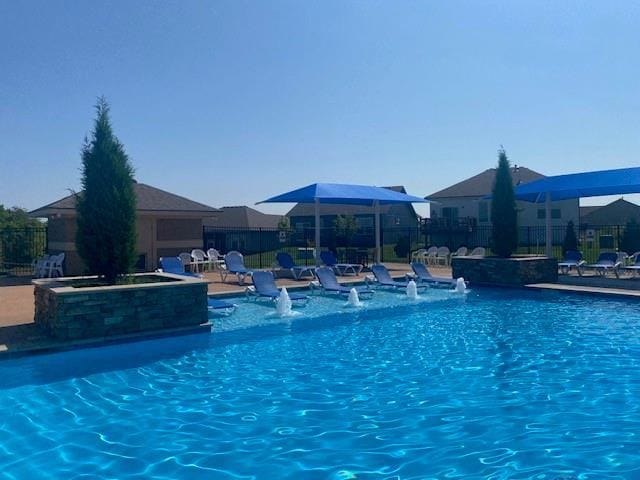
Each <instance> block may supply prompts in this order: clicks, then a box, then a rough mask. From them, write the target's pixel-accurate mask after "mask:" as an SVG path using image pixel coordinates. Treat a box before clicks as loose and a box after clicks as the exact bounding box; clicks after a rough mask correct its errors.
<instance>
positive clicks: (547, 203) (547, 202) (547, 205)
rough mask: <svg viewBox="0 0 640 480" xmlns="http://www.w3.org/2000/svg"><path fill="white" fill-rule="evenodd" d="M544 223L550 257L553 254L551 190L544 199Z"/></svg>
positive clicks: (546, 249) (546, 248)
mask: <svg viewBox="0 0 640 480" xmlns="http://www.w3.org/2000/svg"><path fill="white" fill-rule="evenodd" d="M544 223H545V229H544V231H545V237H546V238H545V240H546V242H545V243H546V245H545V255H546V256H547V257H549V258H551V257H552V256H553V247H552V242H553V236H552V232H551V192H547V193H546V195H545V199H544Z"/></svg>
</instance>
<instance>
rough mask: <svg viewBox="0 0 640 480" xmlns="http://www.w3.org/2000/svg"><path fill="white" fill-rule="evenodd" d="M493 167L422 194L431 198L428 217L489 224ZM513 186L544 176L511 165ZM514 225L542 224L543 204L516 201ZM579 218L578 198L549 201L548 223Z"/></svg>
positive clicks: (443, 221) (439, 221)
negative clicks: (515, 222)
mask: <svg viewBox="0 0 640 480" xmlns="http://www.w3.org/2000/svg"><path fill="white" fill-rule="evenodd" d="M495 176H496V169H495V168H490V169H488V170H485V171H484V172H482V173H479V174H477V175H474V176H473V177H469V178H467V179H466V180H463V181H461V182H458V183H456V184H454V185H451V186H450V187H447V188H445V189H443V190H440V191H438V192H435V193H432V194H431V195H428V196H427V197H425V198H426V199H427V200H434V201H435V202H437V203H432V204H431V206H430V209H431V219H430V222H431V223H433V224H441V225H447V226H448V225H465V226H466V225H479V226H482V225H487V226H489V225H491V211H490V209H491V200H490V199H488V198H487V196H488V195H491V190H492V189H493V183H494V181H495ZM511 177H512V178H513V185H514V186H517V185H521V184H524V183H528V182H532V181H534V180H538V179H540V178H544V175H542V174H541V173H538V172H535V171H533V170H530V169H528V168H526V167H521V166H517V165H515V166H513V167H512V168H511ZM517 208H518V225H521V226H528V227H534V226H544V225H545V206H544V203H529V202H521V201H518V202H517ZM579 218H580V212H579V200H578V199H571V200H562V201H557V202H552V203H551V224H552V226H557V225H566V223H567V222H569V221H570V220H572V221H573V222H574V223H575V224H577V223H578V220H579Z"/></svg>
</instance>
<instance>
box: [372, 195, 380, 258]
mask: <svg viewBox="0 0 640 480" xmlns="http://www.w3.org/2000/svg"><path fill="white" fill-rule="evenodd" d="M373 207H374V209H375V212H376V263H380V260H381V255H380V254H381V251H380V202H379V201H378V200H376V201H375V202H374V203H373Z"/></svg>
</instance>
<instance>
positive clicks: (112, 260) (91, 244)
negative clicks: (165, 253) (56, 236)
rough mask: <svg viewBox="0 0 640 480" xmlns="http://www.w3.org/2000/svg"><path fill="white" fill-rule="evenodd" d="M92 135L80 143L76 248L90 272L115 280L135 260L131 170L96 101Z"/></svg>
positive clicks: (106, 115)
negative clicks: (80, 164)
mask: <svg viewBox="0 0 640 480" xmlns="http://www.w3.org/2000/svg"><path fill="white" fill-rule="evenodd" d="M96 112H97V115H96V120H95V124H94V129H93V131H92V132H91V139H85V143H84V146H83V147H82V188H83V191H82V193H80V194H78V195H76V209H77V213H78V215H77V226H78V229H77V234H76V248H77V250H78V254H79V255H80V257H81V258H82V259H83V260H84V262H85V264H86V266H87V268H88V269H89V272H90V273H93V274H97V275H99V276H101V277H104V278H105V280H106V281H107V282H109V283H115V281H116V279H117V277H118V276H121V275H124V274H127V273H129V272H130V271H131V270H132V268H133V266H134V265H135V262H136V257H137V254H136V197H135V192H134V179H133V168H132V167H131V164H130V163H129V158H128V156H127V154H126V153H125V150H124V146H123V145H122V144H121V143H120V142H119V141H118V139H117V138H116V137H115V135H114V134H113V129H112V128H111V122H110V120H109V105H108V104H107V102H106V100H105V99H104V97H101V98H100V99H98V103H97V105H96Z"/></svg>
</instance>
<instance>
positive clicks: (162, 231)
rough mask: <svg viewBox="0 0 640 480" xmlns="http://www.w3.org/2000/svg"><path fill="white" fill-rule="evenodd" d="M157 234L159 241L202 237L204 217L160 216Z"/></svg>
mask: <svg viewBox="0 0 640 480" xmlns="http://www.w3.org/2000/svg"><path fill="white" fill-rule="evenodd" d="M156 235H157V236H156V240H159V241H171V240H194V239H202V219H200V218H159V219H158V221H157V234H156ZM200 243H201V242H200Z"/></svg>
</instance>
